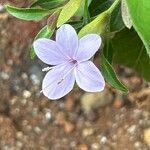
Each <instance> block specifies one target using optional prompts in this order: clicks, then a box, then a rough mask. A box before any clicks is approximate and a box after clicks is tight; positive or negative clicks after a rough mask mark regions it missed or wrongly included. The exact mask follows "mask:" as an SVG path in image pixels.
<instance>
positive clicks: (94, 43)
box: [74, 34, 102, 61]
mask: <svg viewBox="0 0 150 150" xmlns="http://www.w3.org/2000/svg"><path fill="white" fill-rule="evenodd" d="M101 41H102V40H101V37H100V36H99V35H97V34H88V35H86V36H84V37H83V38H81V39H80V40H79V48H78V50H77V52H76V54H75V56H74V58H75V59H76V60H78V61H85V60H89V59H90V58H91V57H92V56H93V55H94V54H95V53H96V51H97V50H98V49H99V48H100V45H101Z"/></svg>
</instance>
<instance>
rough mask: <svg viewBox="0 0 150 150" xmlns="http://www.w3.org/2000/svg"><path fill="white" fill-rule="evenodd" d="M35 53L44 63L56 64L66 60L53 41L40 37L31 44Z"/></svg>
mask: <svg viewBox="0 0 150 150" xmlns="http://www.w3.org/2000/svg"><path fill="white" fill-rule="evenodd" d="M33 46H34V50H35V53H36V55H37V56H38V57H39V58H40V59H41V60H42V61H43V62H44V63H46V64H50V65H58V64H61V63H64V62H66V61H67V59H68V58H67V57H66V56H65V55H64V54H63V53H62V52H61V50H59V48H58V46H57V44H56V42H55V41H52V40H50V39H46V38H41V39H38V40H36V41H35V42H34V44H33Z"/></svg>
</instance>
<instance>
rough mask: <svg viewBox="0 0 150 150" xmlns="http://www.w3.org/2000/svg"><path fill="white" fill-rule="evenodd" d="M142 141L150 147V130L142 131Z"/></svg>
mask: <svg viewBox="0 0 150 150" xmlns="http://www.w3.org/2000/svg"><path fill="white" fill-rule="evenodd" d="M144 141H145V143H146V144H148V145H149V146H150V128H147V129H145V130H144Z"/></svg>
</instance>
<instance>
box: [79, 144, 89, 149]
mask: <svg viewBox="0 0 150 150" xmlns="http://www.w3.org/2000/svg"><path fill="white" fill-rule="evenodd" d="M78 150H89V148H88V146H87V145H86V144H80V145H79V146H78Z"/></svg>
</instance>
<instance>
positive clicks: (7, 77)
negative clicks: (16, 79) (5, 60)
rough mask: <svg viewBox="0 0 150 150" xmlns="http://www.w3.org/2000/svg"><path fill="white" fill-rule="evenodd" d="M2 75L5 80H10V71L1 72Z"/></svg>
mask: <svg viewBox="0 0 150 150" xmlns="http://www.w3.org/2000/svg"><path fill="white" fill-rule="evenodd" d="M0 76H1V78H2V79H4V80H8V79H9V75H8V73H6V72H1V73H0Z"/></svg>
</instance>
